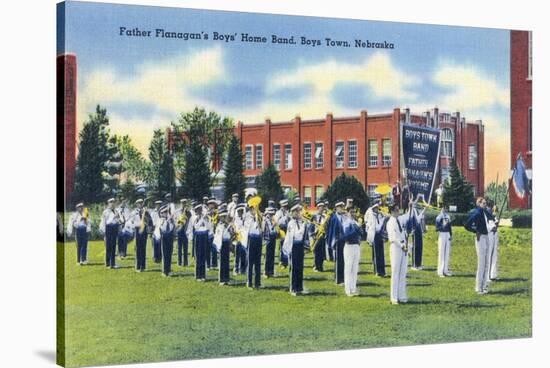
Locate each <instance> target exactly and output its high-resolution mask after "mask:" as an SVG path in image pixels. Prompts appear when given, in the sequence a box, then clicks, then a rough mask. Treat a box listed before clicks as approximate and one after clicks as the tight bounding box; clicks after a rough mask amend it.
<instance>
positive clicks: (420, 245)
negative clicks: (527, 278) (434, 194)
mask: <svg viewBox="0 0 550 368" xmlns="http://www.w3.org/2000/svg"><path fill="white" fill-rule="evenodd" d="M415 204H416V203H415ZM415 204H413V207H412V212H411V214H412V221H413V246H412V250H411V253H412V267H411V268H412V269H413V270H417V271H420V270H422V253H423V251H424V233H425V232H426V220H425V218H424V211H426V208H423V209H420V208H417V207H416V206H415Z"/></svg>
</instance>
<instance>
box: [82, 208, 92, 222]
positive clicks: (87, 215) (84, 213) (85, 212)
mask: <svg viewBox="0 0 550 368" xmlns="http://www.w3.org/2000/svg"><path fill="white" fill-rule="evenodd" d="M82 218H83V219H84V222H86V223H88V219H89V218H90V210H89V209H88V207H84V209H83V210H82Z"/></svg>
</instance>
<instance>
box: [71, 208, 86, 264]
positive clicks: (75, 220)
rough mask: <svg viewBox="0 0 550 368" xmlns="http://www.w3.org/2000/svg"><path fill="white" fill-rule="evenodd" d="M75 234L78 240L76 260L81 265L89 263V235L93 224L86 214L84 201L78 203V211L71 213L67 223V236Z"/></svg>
mask: <svg viewBox="0 0 550 368" xmlns="http://www.w3.org/2000/svg"><path fill="white" fill-rule="evenodd" d="M73 231H74V234H75V240H76V262H77V263H78V264H79V265H84V264H87V263H88V236H89V234H90V232H91V231H92V224H91V221H90V219H89V218H88V217H86V216H85V215H84V203H79V204H77V205H76V211H75V212H74V213H73V214H72V215H71V218H70V219H69V224H68V225H67V236H68V237H71V236H72V235H73Z"/></svg>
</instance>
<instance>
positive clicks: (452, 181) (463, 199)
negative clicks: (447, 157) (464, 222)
mask: <svg viewBox="0 0 550 368" xmlns="http://www.w3.org/2000/svg"><path fill="white" fill-rule="evenodd" d="M443 205H445V206H456V207H457V211H458V212H467V211H469V210H470V209H472V208H473V207H474V206H475V201H474V187H473V186H472V185H471V184H470V183H468V181H466V179H465V178H464V176H463V175H462V173H461V172H460V169H459V168H458V166H457V165H456V161H455V160H452V161H451V165H450V167H449V180H447V181H446V182H445V183H444V185H443Z"/></svg>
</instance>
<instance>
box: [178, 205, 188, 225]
mask: <svg viewBox="0 0 550 368" xmlns="http://www.w3.org/2000/svg"><path fill="white" fill-rule="evenodd" d="M187 218H188V216H187V209H183V210H182V211H181V215H180V216H179V218H178V222H177V224H178V226H183V225H185V223H186V222H187Z"/></svg>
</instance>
